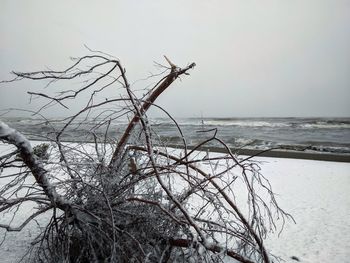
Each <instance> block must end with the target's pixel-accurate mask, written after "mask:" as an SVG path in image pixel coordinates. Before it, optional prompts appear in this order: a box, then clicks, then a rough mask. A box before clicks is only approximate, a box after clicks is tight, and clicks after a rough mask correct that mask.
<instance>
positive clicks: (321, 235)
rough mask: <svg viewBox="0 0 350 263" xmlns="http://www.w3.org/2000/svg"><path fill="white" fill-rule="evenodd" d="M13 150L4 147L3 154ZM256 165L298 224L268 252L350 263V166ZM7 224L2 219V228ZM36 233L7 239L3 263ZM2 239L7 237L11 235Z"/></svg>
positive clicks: (1, 250)
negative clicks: (3, 223) (3, 224)
mask: <svg viewBox="0 0 350 263" xmlns="http://www.w3.org/2000/svg"><path fill="white" fill-rule="evenodd" d="M38 143H39V142H33V144H34V145H35V144H38ZM8 147H9V146H7V145H4V144H2V145H0V152H1V153H3V152H6V151H7V150H8ZM254 160H255V161H258V162H259V164H260V166H261V169H262V170H261V171H262V174H263V175H264V176H266V177H267V179H268V180H269V181H270V183H271V185H272V189H273V190H274V192H275V194H276V196H277V201H278V202H279V205H280V206H281V207H282V208H283V209H284V210H285V211H287V212H288V213H290V214H291V215H292V216H293V217H294V219H295V221H296V224H294V223H293V222H292V221H288V222H287V224H286V225H285V227H284V230H283V231H282V233H281V234H280V235H279V236H278V233H274V234H271V235H270V236H269V237H268V238H267V240H266V241H265V242H266V246H267V248H268V250H269V251H270V252H271V253H272V254H274V255H276V256H278V257H281V259H282V260H284V261H285V262H296V260H299V261H300V262H349V258H350V252H349V251H350V245H349V244H350V235H349V234H348V233H350V222H349V220H348V218H349V216H350V194H349V193H350V163H340V162H328V161H314V160H301V159H288V158H283V159H282V158H271V157H255V158H254ZM2 182H3V181H2ZM28 209H30V208H29V207H28ZM25 210H26V209H24V211H23V213H25ZM23 216H25V215H23ZM3 218H4V217H3V215H1V217H0V223H1V221H2V220H3ZM35 232H36V231H35V230H34V229H33V225H31V227H30V226H29V227H26V228H25V229H24V230H23V231H22V232H10V233H6V239H5V240H4V242H3V244H2V246H1V247H0V259H1V262H6V263H10V262H17V261H18V260H19V259H21V257H22V256H23V255H24V253H25V252H26V248H27V245H28V244H29V242H30V241H31V240H32V238H33V237H34V236H35ZM0 233H1V236H4V235H5V230H4V229H1V230H0ZM282 262H283V261H282Z"/></svg>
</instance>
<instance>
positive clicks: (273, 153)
mask: <svg viewBox="0 0 350 263" xmlns="http://www.w3.org/2000/svg"><path fill="white" fill-rule="evenodd" d="M29 141H33V142H50V141H47V140H38V139H29ZM64 142H66V143H93V142H84V141H64ZM155 146H157V145H155ZM166 147H169V148H175V149H183V148H184V147H183V145H178V144H168V145H166ZM193 148H194V146H189V145H188V146H187V149H189V150H192V149H193ZM197 150H198V151H205V152H206V151H209V152H217V153H227V151H226V149H224V148H220V147H216V146H202V147H199V148H198V149H197ZM230 150H231V151H232V152H233V153H236V154H237V155H245V156H254V157H255V156H257V157H272V158H288V159H301V160H314V161H328V162H342V163H350V154H337V153H329V152H302V151H293V150H283V149H270V150H258V149H244V148H239V149H237V148H231V147H230Z"/></svg>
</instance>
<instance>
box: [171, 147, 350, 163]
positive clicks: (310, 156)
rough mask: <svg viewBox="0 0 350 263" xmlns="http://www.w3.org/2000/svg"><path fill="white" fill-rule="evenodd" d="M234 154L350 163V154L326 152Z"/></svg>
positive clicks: (214, 149) (239, 151)
mask: <svg viewBox="0 0 350 263" xmlns="http://www.w3.org/2000/svg"><path fill="white" fill-rule="evenodd" d="M167 147H170V148H177V149H178V148H183V146H182V145H167ZM193 148H194V147H193V146H187V149H189V150H192V149H193ZM197 150H199V151H210V152H217V153H227V151H226V149H224V148H220V147H215V146H210V147H208V146H203V147H199V148H198V149H197ZM230 150H231V151H232V152H233V153H236V154H238V155H246V156H254V157H255V156H257V157H272V158H288V159H301V160H313V161H328V162H343V163H350V154H335V153H326V152H301V151H293V150H276V149H271V150H257V149H242V148H241V149H235V148H230Z"/></svg>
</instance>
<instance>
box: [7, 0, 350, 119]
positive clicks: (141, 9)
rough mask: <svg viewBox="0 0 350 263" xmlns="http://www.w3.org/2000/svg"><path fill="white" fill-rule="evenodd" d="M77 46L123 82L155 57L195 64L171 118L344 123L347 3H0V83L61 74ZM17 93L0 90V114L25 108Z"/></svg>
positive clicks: (349, 54)
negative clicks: (118, 72)
mask: <svg viewBox="0 0 350 263" xmlns="http://www.w3.org/2000/svg"><path fill="white" fill-rule="evenodd" d="M84 44H86V45H88V46H89V47H90V48H92V49H98V50H102V51H105V52H107V53H110V54H113V55H115V56H117V57H118V58H119V59H120V60H121V61H122V62H123V64H124V66H125V67H126V68H127V74H128V77H129V79H130V81H131V82H132V81H135V80H137V79H140V78H143V77H146V76H148V74H149V72H150V71H152V72H153V71H154V69H155V68H154V63H153V61H157V62H161V63H163V62H164V59H163V57H162V56H163V55H167V56H169V57H170V58H171V59H172V60H173V62H175V63H176V64H177V65H179V66H184V65H187V63H190V62H196V64H197V67H196V68H195V69H194V70H193V71H192V72H191V76H186V77H185V78H183V80H182V82H177V83H176V85H174V86H173V87H172V88H171V89H170V90H169V91H168V92H167V93H165V94H163V95H162V97H161V99H160V101H159V103H160V104H161V105H163V106H165V107H166V108H167V109H168V110H169V111H170V113H172V114H173V115H174V116H177V117H198V116H200V115H201V114H202V115H203V116H204V117H254V116H255V117H261V116H265V117H270V116H276V117H281V116H284V117H285V116H291V117H300V116H303V117H305V116H306V117H311V116H312V117H316V116H350V0H274V1H272V0H264V1H261V0H256V1H253V0H227V1H225V0H217V1H214V0H186V1H185V0H176V1H174V0H172V1H170V0H148V1H146V0H143V1H142V0H124V1H118V0H114V1H103V0H101V1H97V0H96V1H92V0H80V1H78V0H75V1H63V0H61V1H48V0H42V1H39V0H38V1H35V0H31V1H28V0H1V1H0V78H1V79H8V78H10V75H9V72H10V71H12V70H18V71H31V70H40V69H45V67H47V66H48V67H51V68H59V69H62V68H63V67H65V66H69V63H70V61H69V57H70V56H80V55H83V54H85V53H87V50H86V49H85V48H84V46H83V45H84ZM37 84H38V83H37V82H36V83H26V88H31V85H37ZM24 90H25V89H24V87H23V85H21V84H18V85H17V84H16V85H5V86H4V85H2V86H0V95H1V96H0V105H1V106H0V108H2V109H3V108H7V107H23V108H28V105H27V104H28V96H27V95H26V94H25V92H24Z"/></svg>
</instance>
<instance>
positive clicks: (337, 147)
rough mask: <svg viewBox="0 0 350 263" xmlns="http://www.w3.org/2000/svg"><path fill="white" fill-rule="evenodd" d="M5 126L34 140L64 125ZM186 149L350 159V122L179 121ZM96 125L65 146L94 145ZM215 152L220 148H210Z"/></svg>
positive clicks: (168, 140) (164, 133) (166, 126)
mask: <svg viewBox="0 0 350 263" xmlns="http://www.w3.org/2000/svg"><path fill="white" fill-rule="evenodd" d="M2 121H5V122H7V123H8V125H11V126H12V127H14V128H16V129H18V130H19V131H21V132H22V133H24V134H26V135H27V136H28V137H29V138H30V139H40V140H43V139H45V138H48V137H54V135H55V132H57V131H58V130H60V129H61V128H62V127H63V122H60V121H57V120H56V121H55V120H52V121H50V123H47V122H45V121H43V120H38V119H30V118H2ZM149 122H150V124H151V127H152V130H153V131H154V133H155V134H157V136H158V138H159V139H160V140H161V141H162V143H165V144H167V145H177V144H181V143H182V137H181V135H180V133H179V131H178V128H177V126H176V125H175V124H174V123H173V122H172V121H171V120H170V119H165V118H158V119H157V118H156V119H150V120H149ZM177 124H178V126H179V127H180V129H181V131H182V133H183V134H184V137H185V138H186V143H187V144H188V145H191V146H193V145H196V144H197V143H199V142H200V141H203V140H205V139H208V138H210V137H212V136H213V134H214V132H215V131H216V132H217V137H218V138H220V139H222V140H223V141H225V142H226V143H227V145H228V146H230V147H233V148H241V147H243V148H248V149H261V150H263V149H269V148H280V149H287V150H297V151H312V152H328V153H337V154H349V153H350V118H180V119H177ZM126 125H127V122H126V121H125V120H124V121H123V120H117V121H113V122H111V124H110V126H109V130H108V136H111V137H112V138H115V139H118V137H119V136H121V134H122V132H123V130H124V129H125V127H126ZM105 127H106V125H104V126H102V127H101V126H98V125H97V122H96V121H87V122H84V124H81V121H79V122H78V121H77V122H75V123H74V125H73V126H72V127H71V128H69V129H68V130H67V131H66V132H65V133H64V134H63V136H62V140H66V141H90V140H92V133H91V130H93V131H94V133H96V134H100V135H102V134H104V133H105ZM211 146H217V143H216V142H211Z"/></svg>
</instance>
